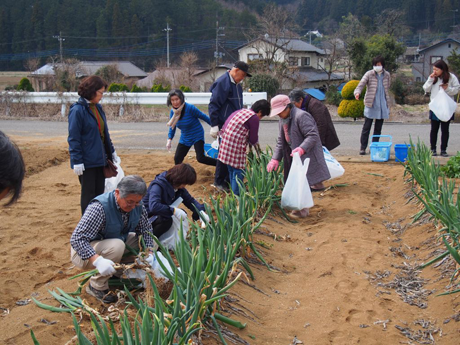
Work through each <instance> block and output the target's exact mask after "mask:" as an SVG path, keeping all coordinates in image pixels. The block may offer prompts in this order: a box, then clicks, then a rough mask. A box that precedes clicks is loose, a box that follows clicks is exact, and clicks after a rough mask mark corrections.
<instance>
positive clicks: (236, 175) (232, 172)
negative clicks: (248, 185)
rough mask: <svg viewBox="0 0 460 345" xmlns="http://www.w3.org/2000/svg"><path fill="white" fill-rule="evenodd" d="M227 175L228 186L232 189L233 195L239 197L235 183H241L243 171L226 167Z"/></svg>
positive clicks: (238, 188)
mask: <svg viewBox="0 0 460 345" xmlns="http://www.w3.org/2000/svg"><path fill="white" fill-rule="evenodd" d="M227 168H228V174H229V177H230V186H231V187H232V191H233V193H234V194H235V195H240V187H239V186H238V183H237V181H238V180H239V181H241V183H242V182H243V179H244V169H237V168H234V167H231V166H230V165H227Z"/></svg>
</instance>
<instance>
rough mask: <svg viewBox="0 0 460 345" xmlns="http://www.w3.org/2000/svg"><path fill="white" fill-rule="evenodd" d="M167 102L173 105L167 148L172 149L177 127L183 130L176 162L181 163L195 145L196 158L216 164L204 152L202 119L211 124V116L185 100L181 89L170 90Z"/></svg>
mask: <svg viewBox="0 0 460 345" xmlns="http://www.w3.org/2000/svg"><path fill="white" fill-rule="evenodd" d="M166 104H167V105H168V106H169V107H171V112H170V114H169V122H168V126H169V132H168V140H167V141H166V148H167V149H168V150H170V149H171V143H172V140H173V138H174V135H175V134H176V128H179V129H180V130H181V136H180V139H179V144H178V145H177V148H176V153H175V155H174V164H180V163H182V162H183V161H184V158H185V156H186V155H187V153H188V151H189V150H190V148H191V147H192V146H194V147H195V153H196V160H197V161H198V162H199V163H203V164H206V165H212V166H216V160H215V159H214V158H211V157H208V156H206V155H205V153H204V129H203V126H202V125H201V122H200V119H201V120H203V121H205V122H206V123H207V124H209V125H211V120H210V119H209V116H208V115H206V114H205V113H203V112H201V111H200V110H199V109H198V108H197V107H195V106H194V105H193V104H189V103H186V102H185V98H184V93H183V92H182V91H181V90H179V89H174V90H171V91H169V94H168V99H167V102H166Z"/></svg>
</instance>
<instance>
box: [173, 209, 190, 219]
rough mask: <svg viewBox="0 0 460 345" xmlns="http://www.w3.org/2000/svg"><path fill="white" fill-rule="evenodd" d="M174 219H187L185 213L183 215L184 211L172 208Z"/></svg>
mask: <svg viewBox="0 0 460 345" xmlns="http://www.w3.org/2000/svg"><path fill="white" fill-rule="evenodd" d="M174 217H176V218H177V219H178V220H181V219H186V218H187V213H185V211H184V210H181V209H180V208H177V207H175V208H174Z"/></svg>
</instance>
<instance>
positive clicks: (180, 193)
mask: <svg viewBox="0 0 460 345" xmlns="http://www.w3.org/2000/svg"><path fill="white" fill-rule="evenodd" d="M195 182H196V172H195V169H193V167H192V166H191V165H189V164H185V163H181V164H178V165H175V166H174V167H172V168H171V169H169V170H168V171H164V172H162V173H161V174H159V175H157V176H156V177H155V179H154V180H153V181H152V182H151V183H150V185H149V188H148V190H147V194H146V195H145V196H144V198H143V199H142V202H143V204H144V205H145V207H146V208H147V213H148V215H149V220H150V222H151V223H152V228H153V234H154V235H155V236H156V237H158V238H159V237H160V236H161V235H163V234H164V233H165V232H166V231H168V230H169V228H170V227H171V226H172V223H173V219H172V217H176V218H178V219H179V220H180V219H181V218H186V217H187V215H186V213H185V212H184V211H182V210H181V209H179V208H178V207H177V206H178V205H176V207H174V206H171V205H172V204H173V203H174V201H176V200H177V199H178V198H179V197H181V198H182V199H183V200H182V202H183V203H184V205H185V206H186V207H187V208H188V209H190V210H191V211H192V212H193V215H192V218H193V220H199V219H200V214H201V216H202V218H204V219H205V220H206V221H209V218H208V216H207V214H206V213H205V212H204V206H203V204H200V203H199V202H198V201H197V200H195V199H194V198H193V197H192V196H191V195H190V193H189V192H188V191H187V189H185V186H187V185H192V184H194V183H195ZM197 210H198V211H197ZM198 212H199V213H198Z"/></svg>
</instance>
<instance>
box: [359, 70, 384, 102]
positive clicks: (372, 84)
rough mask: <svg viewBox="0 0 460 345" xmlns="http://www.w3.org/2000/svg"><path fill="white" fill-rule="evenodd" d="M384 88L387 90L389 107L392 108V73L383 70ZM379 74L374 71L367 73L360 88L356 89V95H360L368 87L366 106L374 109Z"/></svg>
mask: <svg viewBox="0 0 460 345" xmlns="http://www.w3.org/2000/svg"><path fill="white" fill-rule="evenodd" d="M382 73H383V88H384V89H385V98H386V100H387V107H388V108H390V94H389V92H390V73H389V72H387V71H386V70H383V72H382ZM378 83H379V81H378V79H377V73H376V72H374V70H373V69H372V70H370V71H367V72H366V74H364V76H363V77H362V79H361V81H360V82H359V84H358V86H357V87H356V89H355V92H354V95H355V96H356V95H360V94H361V91H363V89H364V87H365V86H367V91H366V96H364V105H365V106H366V107H368V108H372V105H373V104H374V99H375V94H376V93H377V86H378Z"/></svg>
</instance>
